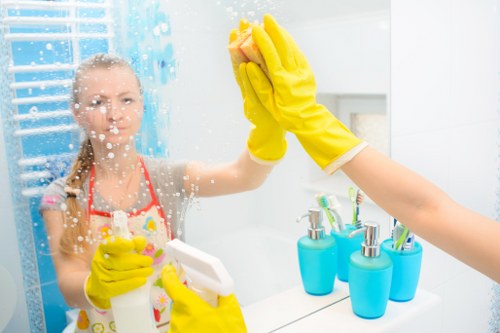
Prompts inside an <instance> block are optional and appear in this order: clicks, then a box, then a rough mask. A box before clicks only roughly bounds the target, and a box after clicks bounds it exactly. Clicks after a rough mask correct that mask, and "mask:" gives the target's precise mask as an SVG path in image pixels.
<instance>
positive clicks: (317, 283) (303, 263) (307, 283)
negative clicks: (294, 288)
mask: <svg viewBox="0 0 500 333" xmlns="http://www.w3.org/2000/svg"><path fill="white" fill-rule="evenodd" d="M305 217H308V218H309V228H308V229H307V236H303V237H301V238H300V239H299V240H298V242H297V248H298V254H299V267H300V275H301V277H302V284H303V285H304V290H305V291H306V292H307V293H308V294H311V295H326V294H329V293H331V292H332V290H333V285H334V282H335V275H336V273H337V245H336V243H335V239H334V238H333V237H332V236H330V235H325V229H324V227H323V225H322V219H323V215H322V214H321V209H319V208H310V209H309V212H308V213H307V214H305V215H303V216H300V217H299V218H297V222H300V221H301V220H302V219H303V218H305Z"/></svg>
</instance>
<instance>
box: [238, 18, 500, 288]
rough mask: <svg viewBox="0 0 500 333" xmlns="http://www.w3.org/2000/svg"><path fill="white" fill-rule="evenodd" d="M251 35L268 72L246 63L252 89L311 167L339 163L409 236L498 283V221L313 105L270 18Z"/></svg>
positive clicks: (303, 69)
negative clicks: (296, 140) (305, 154)
mask: <svg viewBox="0 0 500 333" xmlns="http://www.w3.org/2000/svg"><path fill="white" fill-rule="evenodd" d="M252 36H253V37H254V40H255V41H256V43H257V45H258V47H259V49H260V50H261V52H262V55H263V57H264V59H265V61H266V65H267V68H268V70H269V77H268V78H267V77H266V75H265V74H264V73H263V72H262V71H261V70H260V69H259V67H258V66H255V65H252V64H249V65H248V66H246V69H247V74H248V77H249V80H250V82H251V84H252V86H253V88H254V91H255V92H256V94H257V95H258V97H259V99H260V100H261V101H262V102H263V103H264V105H265V107H266V109H268V110H270V112H271V113H272V114H273V116H274V117H275V119H276V120H277V121H278V123H279V124H280V125H282V126H283V127H285V128H287V129H288V130H290V131H292V132H294V133H295V134H296V136H297V138H299V140H300V141H301V143H302V145H303V146H304V148H305V150H306V151H307V152H308V154H309V155H310V156H311V157H312V158H313V159H314V161H315V162H316V164H318V165H319V166H320V167H322V168H323V169H324V170H325V171H326V172H327V173H332V172H333V171H335V169H336V168H337V167H341V168H342V169H343V170H344V172H345V173H346V174H347V175H348V176H349V177H350V178H351V179H352V180H353V181H354V182H355V183H356V184H357V185H358V186H359V187H360V188H362V189H363V190H364V191H365V192H366V193H367V195H368V196H370V198H372V199H373V200H374V201H375V202H376V203H377V204H378V205H380V207H382V208H383V209H385V210H386V211H387V212H388V213H390V214H391V215H393V216H394V217H396V218H397V219H398V220H400V221H401V222H402V223H404V224H405V225H406V226H408V227H409V228H410V229H412V230H413V231H414V232H415V233H417V234H418V235H420V236H422V237H423V238H425V239H427V240H428V241H430V242H431V243H433V244H435V245H436V246H438V247H440V248H442V249H443V250H444V251H447V252H448V253H450V254H451V255H453V256H455V257H456V258H457V259H459V260H461V261H463V262H465V263H466V264H468V265H470V266H472V267H474V268H476V269H477V270H479V271H481V272H482V273H484V274H486V275H488V276H489V277H491V278H492V279H494V280H496V281H497V282H500V243H499V242H498V240H499V239H500V224H499V223H497V222H495V221H494V220H491V219H489V218H487V217H484V216H481V215H480V214H477V213H475V212H472V211H471V210H468V209H466V208H465V207H462V206H460V205H459V204H457V203H456V202H454V201H453V200H451V199H450V198H449V197H448V196H447V195H446V194H445V193H443V192H442V191H441V190H439V189H438V188H437V187H436V186H434V185H432V184H431V183H430V182H428V181H427V180H425V179H423V178H422V177H420V176H418V175H417V174H415V173H413V172H412V171H410V170H408V169H406V168H404V167H403V166H401V165H399V164H397V163H395V162H393V161H391V160H390V159H388V158H387V157H385V156H383V155H382V154H380V153H378V152H376V151H375V150H373V149H371V148H369V147H368V148H366V147H365V145H363V144H362V143H360V140H359V139H358V138H356V137H355V136H354V135H353V134H352V133H350V131H349V130H348V129H347V128H346V127H345V126H344V125H343V124H342V123H341V122H339V121H338V120H336V119H335V117H334V116H333V115H332V114H330V113H329V112H324V108H322V107H321V106H319V105H318V104H316V102H315V94H316V91H315V84H314V79H313V75H312V71H311V69H310V67H309V66H308V64H307V60H306V59H305V57H304V55H303V54H302V52H301V51H300V49H299V47H298V46H297V44H296V43H295V42H294V41H293V38H292V37H291V36H290V35H289V34H288V32H287V31H286V30H285V29H283V28H282V27H281V26H279V25H278V23H277V22H276V21H275V20H274V18H273V17H272V16H270V15H266V16H264V27H260V26H256V27H254V28H253V31H252ZM298 97H302V98H298ZM306 102H307V103H306Z"/></svg>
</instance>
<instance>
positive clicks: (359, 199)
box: [355, 189, 365, 229]
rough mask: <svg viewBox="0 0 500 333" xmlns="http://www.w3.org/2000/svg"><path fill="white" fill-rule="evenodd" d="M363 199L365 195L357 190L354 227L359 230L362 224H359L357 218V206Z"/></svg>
mask: <svg viewBox="0 0 500 333" xmlns="http://www.w3.org/2000/svg"><path fill="white" fill-rule="evenodd" d="M364 197H365V194H364V192H363V191H361V190H360V189H358V190H357V191H356V223H355V226H356V228H358V229H359V228H361V227H362V226H363V223H362V222H361V219H360V218H359V205H361V204H362V203H363V199H364Z"/></svg>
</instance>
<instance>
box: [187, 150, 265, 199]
mask: <svg viewBox="0 0 500 333" xmlns="http://www.w3.org/2000/svg"><path fill="white" fill-rule="evenodd" d="M272 168H273V167H272V166H265V165H261V164H259V163H256V162H254V161H253V160H252V159H251V158H250V155H249V153H248V151H247V150H245V151H244V152H243V153H242V154H241V155H240V157H239V158H238V159H237V160H236V161H234V162H231V163H227V164H221V165H214V166H210V165H206V164H203V163H201V162H191V163H189V165H188V167H187V170H186V174H187V175H188V177H187V180H186V183H185V186H184V187H185V188H186V190H191V189H192V188H193V187H196V188H197V194H198V195H200V196H203V197H207V196H216V195H225V194H233V193H239V192H245V191H250V190H253V189H255V188H257V187H259V186H260V185H261V184H262V183H263V182H264V181H265V179H266V178H267V176H268V175H269V173H270V172H271V170H272Z"/></svg>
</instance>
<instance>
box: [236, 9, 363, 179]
mask: <svg viewBox="0 0 500 333" xmlns="http://www.w3.org/2000/svg"><path fill="white" fill-rule="evenodd" d="M252 36H253V40H254V42H255V43H256V44H257V45H258V47H259V49H260V51H261V53H262V55H263V57H264V59H265V63H266V66H267V69H268V73H267V74H268V76H266V75H265V74H264V73H263V71H262V70H261V69H260V68H259V66H257V65H255V64H253V63H248V64H246V66H245V71H246V74H247V77H248V79H249V81H250V82H251V85H252V87H253V88H254V91H255V93H256V94H257V96H258V97H259V99H260V101H261V102H262V104H263V105H264V106H265V107H266V109H267V110H269V112H271V114H272V115H273V116H274V118H275V119H276V120H277V121H278V123H279V124H280V125H281V126H282V127H283V128H285V129H286V130H288V131H290V132H293V133H294V134H295V135H296V136H297V139H298V140H299V141H300V143H301V144H302V146H303V147H304V149H305V150H306V152H307V153H308V154H309V155H310V156H311V157H312V158H313V160H314V161H315V162H316V163H317V164H318V165H319V166H320V167H321V168H322V169H324V171H325V172H327V173H328V174H331V173H333V172H334V171H335V170H336V169H338V168H339V167H340V166H342V164H343V163H345V162H347V161H349V160H350V159H351V158H352V157H353V156H354V155H356V154H357V153H358V152H359V151H361V149H363V148H364V147H365V146H366V143H365V142H363V141H362V140H360V139H359V138H357V137H356V136H354V135H353V134H352V133H351V132H350V131H349V130H348V129H347V128H346V127H345V126H344V125H343V124H342V123H341V122H340V121H339V120H338V119H337V118H335V117H334V116H333V115H332V114H331V113H330V112H329V111H328V110H327V109H326V108H325V107H324V106H323V105H320V104H318V103H317V102H316V82H315V80H314V75H313V73H312V71H311V68H310V66H309V64H308V62H307V60H306V58H305V56H304V55H303V54H302V52H301V51H300V49H299V48H298V46H297V44H296V43H295V41H294V40H293V39H292V37H291V36H290V35H289V34H288V32H287V31H285V30H284V29H283V28H282V27H280V26H279V25H278V23H277V22H276V21H275V20H274V18H273V17H272V16H271V15H269V14H267V15H265V16H264V27H261V26H257V25H255V26H253V27H252Z"/></svg>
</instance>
